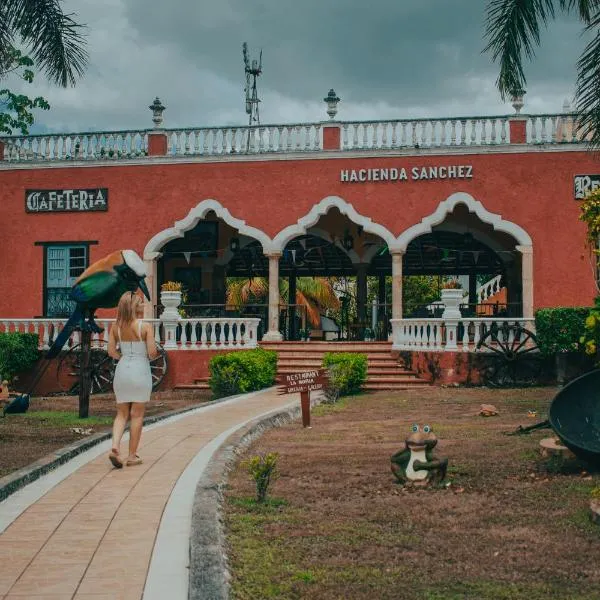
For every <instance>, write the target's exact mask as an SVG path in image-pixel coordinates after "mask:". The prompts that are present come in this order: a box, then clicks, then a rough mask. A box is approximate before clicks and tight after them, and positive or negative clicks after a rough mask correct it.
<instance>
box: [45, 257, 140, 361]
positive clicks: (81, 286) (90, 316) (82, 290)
mask: <svg viewBox="0 0 600 600" xmlns="http://www.w3.org/2000/svg"><path fill="white" fill-rule="evenodd" d="M145 277H146V267H145V265H144V261H143V260H142V259H141V258H140V257H139V256H138V254H137V253H136V252H134V251H133V250H117V252H113V253H112V254H109V255H108V256H106V257H104V258H103V259H102V260H99V261H97V262H95V263H94V264H93V265H90V266H89V267H88V268H87V269H86V270H85V271H84V272H83V273H82V274H81V275H80V276H79V278H78V279H77V280H76V281H75V283H74V284H73V287H72V288H71V293H70V297H71V300H74V301H75V302H76V306H75V310H74V311H73V314H72V315H71V316H70V317H69V320H68V321H67V322H66V323H65V326H64V327H63V329H62V331H61V332H60V333H59V334H58V335H57V336H56V339H55V340H54V343H53V344H52V346H51V347H50V349H49V350H48V352H46V358H47V359H48V360H50V359H52V358H54V357H56V356H58V354H59V353H60V351H61V350H62V348H63V346H64V345H65V344H66V343H67V340H68V339H69V338H70V337H71V334H72V333H73V331H74V330H75V329H76V328H77V327H79V328H80V329H81V330H82V331H92V332H94V333H101V332H102V329H101V328H100V327H98V325H97V324H96V322H95V321H94V312H95V311H96V309H98V308H114V307H115V306H117V304H118V303H119V298H120V297H121V296H122V295H123V294H124V293H125V292H135V291H136V290H137V289H138V288H140V289H141V290H142V292H143V293H144V295H145V296H146V298H148V300H150V292H149V291H148V288H147V286H146V283H145V282H144V278H145Z"/></svg>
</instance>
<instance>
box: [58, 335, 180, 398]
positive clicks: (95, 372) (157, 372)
mask: <svg viewBox="0 0 600 600" xmlns="http://www.w3.org/2000/svg"><path fill="white" fill-rule="evenodd" d="M156 346H157V348H158V357H157V358H155V359H154V360H151V361H150V372H151V374H152V389H153V390H156V388H158V386H159V385H160V383H161V381H162V380H163V379H164V377H165V375H166V373H167V368H168V358H167V352H166V351H165V349H164V348H163V347H162V346H161V345H160V344H156ZM80 364H81V345H80V344H77V345H75V346H73V347H72V348H71V349H70V350H69V351H68V352H67V353H65V355H64V356H63V357H62V358H61V359H60V362H59V363H58V368H57V378H58V382H59V385H60V387H61V389H62V390H63V391H64V392H66V393H68V394H72V395H77V394H79V369H80ZM116 366H117V362H116V361H115V360H113V359H112V358H111V357H110V356H108V352H107V344H106V342H96V343H95V346H94V347H92V349H91V353H90V394H106V393H110V392H112V389H113V388H112V383H113V379H114V376H115V369H116Z"/></svg>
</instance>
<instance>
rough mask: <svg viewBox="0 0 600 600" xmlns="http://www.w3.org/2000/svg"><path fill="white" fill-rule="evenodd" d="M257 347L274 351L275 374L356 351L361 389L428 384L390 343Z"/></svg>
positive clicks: (204, 381)
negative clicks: (363, 373)
mask: <svg viewBox="0 0 600 600" xmlns="http://www.w3.org/2000/svg"><path fill="white" fill-rule="evenodd" d="M260 346H261V347H262V348H265V349H266V350H275V351H276V352H277V354H278V361H277V375H278V376H281V375H284V374H285V373H298V372H300V371H310V370H312V369H318V368H320V367H321V366H322V365H323V356H324V354H325V353H326V352H359V353H362V354H366V355H367V381H366V383H365V385H364V386H363V389H364V390H368V391H376V390H404V389H408V388H414V387H421V386H423V385H429V382H428V381H425V380H424V379H420V378H419V377H418V376H417V374H416V373H415V372H414V371H410V370H408V369H407V368H406V367H405V366H404V364H403V363H402V360H401V359H399V358H396V357H394V356H393V355H392V343H391V342H315V341H311V342H260ZM175 389H177V390H207V389H209V386H208V378H207V377H202V378H198V379H195V380H194V382H193V383H189V384H184V385H177V386H176V387H175Z"/></svg>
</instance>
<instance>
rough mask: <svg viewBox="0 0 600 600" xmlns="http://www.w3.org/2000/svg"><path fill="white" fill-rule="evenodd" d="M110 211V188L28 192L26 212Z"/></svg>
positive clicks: (26, 195)
mask: <svg viewBox="0 0 600 600" xmlns="http://www.w3.org/2000/svg"><path fill="white" fill-rule="evenodd" d="M107 210H108V188H94V189H86V190H26V191H25V212H28V213H42V212H43V213H56V212H99V211H104V212H105V211H107Z"/></svg>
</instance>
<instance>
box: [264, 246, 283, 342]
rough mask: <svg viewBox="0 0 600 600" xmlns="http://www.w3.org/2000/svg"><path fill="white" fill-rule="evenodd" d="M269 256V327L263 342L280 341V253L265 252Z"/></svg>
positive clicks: (281, 337)
mask: <svg viewBox="0 0 600 600" xmlns="http://www.w3.org/2000/svg"><path fill="white" fill-rule="evenodd" d="M267 256H268V258H269V329H268V331H267V333H265V335H263V338H262V339H263V341H265V342H280V341H281V340H282V339H283V336H282V335H281V333H280V332H279V259H280V258H281V253H280V252H276V253H274V254H267Z"/></svg>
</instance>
